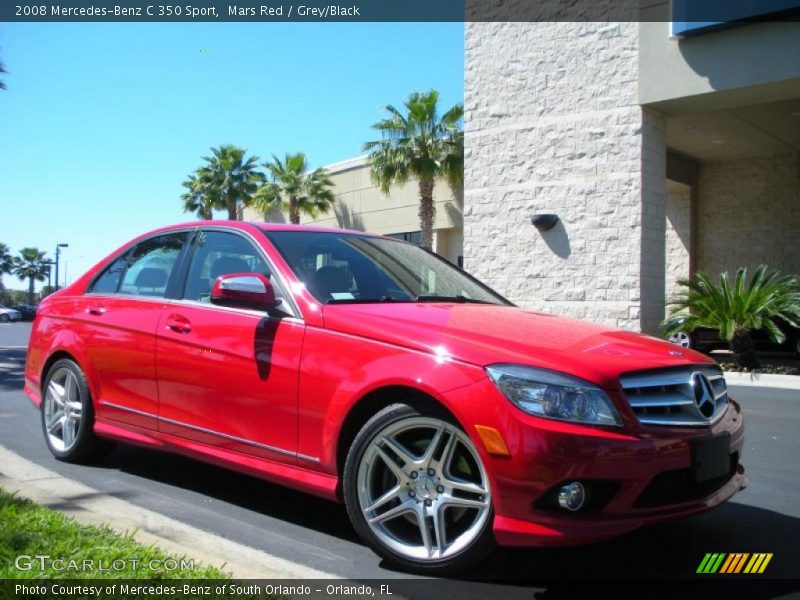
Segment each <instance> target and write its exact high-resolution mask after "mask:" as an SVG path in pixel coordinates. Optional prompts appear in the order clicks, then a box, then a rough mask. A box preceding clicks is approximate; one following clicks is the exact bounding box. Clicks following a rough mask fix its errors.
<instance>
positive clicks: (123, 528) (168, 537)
mask: <svg viewBox="0 0 800 600" xmlns="http://www.w3.org/2000/svg"><path fill="white" fill-rule="evenodd" d="M0 465H2V472H1V473H0V485H1V486H2V487H3V488H4V489H5V490H6V491H7V492H10V493H14V492H16V493H17V494H18V495H19V496H22V497H25V498H28V499H29V500H32V501H34V502H36V503H37V504H40V505H42V506H45V507H47V508H53V509H55V510H58V511H59V512H61V513H64V514H65V515H67V516H69V517H72V518H74V519H75V520H76V521H78V522H79V523H83V524H85V525H96V526H101V525H107V526H109V527H110V528H111V529H113V530H114V531H116V532H118V533H121V534H123V535H131V536H132V537H133V538H134V539H135V540H136V541H138V542H139V543H141V544H144V545H145V546H149V545H151V544H155V545H156V546H158V547H159V548H160V549H161V550H164V551H165V552H168V553H170V554H176V555H179V556H186V557H189V558H193V559H195V560H197V561H198V562H201V563H204V564H206V565H211V566H215V567H218V568H219V569H220V570H222V571H224V572H227V573H231V574H232V576H233V577H234V578H241V579H338V578H337V577H336V576H335V575H331V574H330V573H324V572H322V571H317V570H316V569H312V568H310V567H306V566H305V565H301V564H298V563H293V562H291V561H288V560H286V559H284V558H280V557H278V556H273V555H271V554H267V553H266V552H263V551H261V550H256V549H255V548H251V547H250V546H245V545H244V544H239V543H237V542H234V541H232V540H229V539H226V538H223V537H221V536H218V535H215V534H213V533H209V532H207V531H203V530H202V529H197V528H196V527H192V526H190V525H187V524H185V523H181V522H180V521H176V520H175V519H171V518H169V517H166V516H164V515H162V514H159V513H157V512H154V511H151V510H147V509H146V508H142V507H141V506H138V505H136V504H132V503H130V502H126V501H124V500H120V499H119V498H115V497H113V496H110V495H107V494H104V493H103V492H99V491H97V490H95V489H92V488H90V487H88V486H86V485H84V484H82V483H78V482H77V481H74V480H72V479H68V478H66V477H63V476H61V475H59V474H58V473H55V472H53V471H50V470H48V469H45V468H44V467H42V466H40V465H38V464H36V463H34V462H31V461H29V460H27V459H25V458H23V457H21V456H19V455H18V454H15V453H14V452H11V451H10V450H8V449H7V448H5V447H3V446H0Z"/></svg>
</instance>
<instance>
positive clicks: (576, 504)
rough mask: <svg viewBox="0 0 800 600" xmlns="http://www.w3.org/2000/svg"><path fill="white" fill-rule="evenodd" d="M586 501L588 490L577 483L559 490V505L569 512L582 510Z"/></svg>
mask: <svg viewBox="0 0 800 600" xmlns="http://www.w3.org/2000/svg"><path fill="white" fill-rule="evenodd" d="M585 500H586V490H584V489H583V485H582V484H581V483H578V482H577V481H573V482H572V483H568V484H567V485H564V486H562V487H561V489H560V490H558V505H559V506H560V507H561V508H565V509H567V510H572V511H576V510H580V509H581V507H582V506H583V503H584V501H585Z"/></svg>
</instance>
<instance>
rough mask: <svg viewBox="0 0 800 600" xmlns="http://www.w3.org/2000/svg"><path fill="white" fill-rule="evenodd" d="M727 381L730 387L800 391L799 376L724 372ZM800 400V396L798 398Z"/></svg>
mask: <svg viewBox="0 0 800 600" xmlns="http://www.w3.org/2000/svg"><path fill="white" fill-rule="evenodd" d="M723 374H724V375H725V381H726V382H727V384H728V385H739V386H746V387H763V388H772V389H782V390H800V376H798V375H773V374H770V373H740V372H737V371H724V373H723ZM798 399H800V396H798Z"/></svg>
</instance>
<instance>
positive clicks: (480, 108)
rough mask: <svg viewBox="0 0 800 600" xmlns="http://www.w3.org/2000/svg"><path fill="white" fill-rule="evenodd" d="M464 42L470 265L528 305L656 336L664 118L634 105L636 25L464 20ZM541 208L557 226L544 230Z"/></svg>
mask: <svg viewBox="0 0 800 600" xmlns="http://www.w3.org/2000/svg"><path fill="white" fill-rule="evenodd" d="M465 49H466V65H465V68H466V98H465V131H466V165H465V192H464V194H465V197H464V216H465V223H464V259H465V267H466V269H467V270H469V271H472V272H474V273H475V274H476V275H477V276H478V277H480V278H481V279H483V280H485V281H486V282H487V283H489V284H490V285H492V286H494V287H496V288H497V289H498V290H499V291H500V292H501V293H503V294H505V295H506V296H507V297H509V298H510V299H511V300H512V301H514V302H517V303H518V304H520V305H522V306H526V307H530V308H535V309H542V310H547V311H549V312H554V313H559V314H564V315H570V316H575V317H585V318H589V319H592V320H595V321H602V322H606V323H608V324H611V325H615V326H621V327H626V328H629V329H640V328H641V329H645V330H648V331H653V330H654V328H655V327H657V323H656V322H657V321H658V320H660V319H661V318H662V317H663V301H664V220H665V215H664V211H665V210H666V209H665V206H664V205H665V203H666V198H665V179H664V160H665V158H664V155H665V146H664V122H663V118H661V117H660V115H659V114H658V113H655V112H645V111H643V109H642V108H641V107H640V106H639V104H638V24H637V23H600V24H598V23H566V22H559V23H554V22H540V23H468V24H467V25H466V44H465ZM536 213H556V214H558V215H559V217H560V222H559V224H558V225H557V226H556V227H555V228H554V229H553V230H551V231H549V232H545V233H539V232H538V231H537V230H536V229H535V228H534V227H533V226H532V225H531V222H530V218H531V216H532V215H533V214H536ZM643 249H644V251H643ZM643 302H644V303H645V304H646V303H648V302H651V303H654V304H655V306H644V307H643V306H642V303H643Z"/></svg>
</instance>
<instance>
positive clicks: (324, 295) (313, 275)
mask: <svg viewBox="0 0 800 600" xmlns="http://www.w3.org/2000/svg"><path fill="white" fill-rule="evenodd" d="M266 235H267V237H268V238H269V240H270V241H271V242H272V243H273V245H274V246H275V247H276V248H277V249H278V251H279V252H280V253H281V254H282V255H283V257H284V259H285V260H286V262H287V263H288V264H289V267H291V269H292V270H293V271H294V273H295V274H296V275H297V277H298V279H300V280H301V281H302V282H303V283H305V285H306V288H307V289H308V290H309V291H310V292H311V294H312V295H313V296H314V297H315V298H316V299H317V300H319V301H320V302H324V303H326V304H335V303H359V302H437V301H442V302H449V301H453V302H478V303H487V304H502V305H507V304H508V301H507V300H505V299H504V298H503V297H502V296H500V295H499V294H496V293H495V292H493V291H492V290H491V289H489V288H488V287H486V286H485V285H483V284H481V283H480V282H478V281H477V280H475V279H473V278H472V277H470V276H468V275H467V274H466V273H464V272H463V271H461V270H459V269H458V268H456V267H454V266H453V265H451V264H450V263H448V262H447V261H445V260H442V259H440V258H438V257H437V256H435V255H433V254H431V253H429V252H426V251H425V250H423V249H421V248H419V247H417V246H414V245H412V244H407V243H404V242H400V241H396V240H392V239H389V238H381V237H372V236H364V235H356V234H351V233H347V232H342V233H329V232H313V231H270V232H267V234H266Z"/></svg>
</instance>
